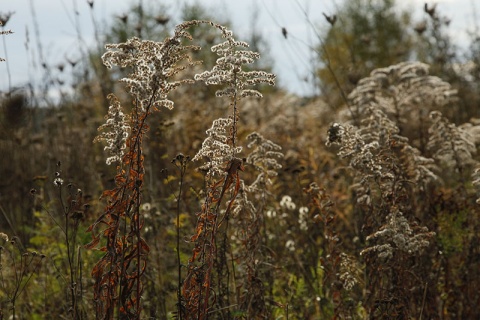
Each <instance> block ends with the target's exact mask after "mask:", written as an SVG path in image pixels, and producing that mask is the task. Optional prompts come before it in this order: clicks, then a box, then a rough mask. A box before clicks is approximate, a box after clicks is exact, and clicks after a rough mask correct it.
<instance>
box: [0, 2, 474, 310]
mask: <svg viewBox="0 0 480 320" xmlns="http://www.w3.org/2000/svg"><path fill="white" fill-rule="evenodd" d="M88 3H89V5H90V8H91V10H94V9H95V7H94V2H93V1H88ZM418 10H419V11H420V10H422V14H421V15H420V14H419V16H421V18H420V19H421V20H420V21H415V20H414V18H413V17H412V15H411V13H408V12H401V11H400V10H399V9H398V8H397V6H396V4H395V2H394V1H373V0H355V1H347V2H345V4H344V5H342V6H340V7H339V8H338V12H335V13H328V14H325V20H324V21H315V22H312V21H306V23H310V25H312V26H313V25H315V24H319V25H321V28H320V29H321V30H323V31H318V30H315V31H316V32H317V35H318V39H317V40H318V45H317V46H316V47H313V48H311V50H312V52H314V53H315V56H316V59H318V60H317V61H312V66H318V68H316V69H314V74H315V77H316V79H317V81H316V83H318V88H319V92H321V94H320V95H319V96H313V97H297V96H295V95H292V94H289V93H288V92H284V91H281V90H278V89H276V88H275V87H273V86H270V85H269V84H272V83H273V78H272V77H271V76H270V75H269V74H268V72H269V71H271V65H269V63H270V62H269V61H271V60H269V59H265V60H263V58H262V59H259V60H257V56H256V55H255V54H250V53H244V52H241V51H238V50H246V48H241V47H242V45H243V44H241V43H236V44H235V45H232V43H233V42H232V41H234V40H233V38H232V36H231V35H230V34H229V31H228V30H227V29H226V28H225V27H223V26H227V27H228V25H229V22H228V21H218V19H216V17H210V16H209V15H208V13H207V11H206V10H205V8H202V7H201V6H200V5H195V6H188V7H186V8H185V9H184V12H183V15H182V20H185V21H191V20H194V19H203V20H208V21H213V22H215V23H220V24H219V25H217V24H215V23H190V24H188V23H187V24H182V25H180V27H175V26H176V25H177V24H179V23H181V22H182V21H173V19H171V17H167V16H163V15H162V12H164V11H162V7H159V6H152V7H149V6H148V5H146V4H143V5H142V2H141V1H140V5H136V4H134V5H133V6H132V10H131V11H130V12H129V14H128V15H125V16H122V17H117V18H115V19H113V20H112V24H111V26H110V28H109V29H108V30H106V31H105V32H104V33H101V32H100V30H96V39H97V44H98V45H97V46H96V47H94V48H84V54H83V55H82V59H81V60H80V61H70V60H66V61H61V62H58V63H57V64H56V66H55V67H51V66H50V65H49V64H45V66H44V71H45V74H44V77H45V81H44V82H42V85H41V86H39V87H28V86H26V87H25V88H20V89H12V90H11V91H9V92H4V93H3V95H2V98H1V110H0V111H1V112H0V130H1V132H0V133H1V134H0V137H1V138H0V154H1V155H2V157H1V158H0V163H1V165H0V175H1V176H2V177H3V179H2V181H1V182H0V216H1V219H0V246H1V247H0V288H1V290H0V319H10V318H13V319H59V318H62V319H63V318H73V319H94V318H102V319H103V318H104V319H113V318H115V319H117V318H118V319H140V318H142V319H146V318H149V319H171V318H179V319H198V318H200V319H206V318H209V319H328V318H340V319H343V318H351V319H365V318H371V319H478V318H479V317H480V311H479V310H478V308H477V306H478V305H479V304H480V293H479V290H478V288H479V287H480V274H479V270H480V249H479V246H478V243H479V238H478V237H479V228H480V219H479V218H480V217H479V213H480V209H479V200H478V199H480V166H479V162H478V161H479V157H478V154H477V150H478V146H479V144H480V108H479V101H480V90H479V87H478V86H479V83H480V81H479V80H480V73H479V65H478V57H479V56H480V51H479V50H480V47H479V45H478V42H479V41H478V33H472V35H471V43H470V46H469V50H468V51H466V52H461V51H460V50H459V49H458V48H457V47H456V46H455V43H454V42H452V39H451V38H450V37H449V33H448V31H449V21H448V17H445V16H444V15H443V13H441V12H438V10H437V9H436V8H435V6H432V5H430V4H426V5H425V6H424V7H423V8H418ZM9 19H15V16H14V15H13V16H11V15H9V14H1V15H0V21H2V22H3V25H4V29H2V30H3V31H2V32H3V33H2V37H5V36H7V37H13V36H15V34H9V32H8V31H6V29H5V27H8V20H9ZM312 28H313V27H312ZM183 31H185V32H188V34H190V35H191V36H192V38H193V41H190V40H188V36H187V34H185V33H182V32H183ZM233 31H235V30H233ZM477 31H478V30H477ZM279 32H282V30H279ZM133 37H138V39H141V40H152V42H142V41H141V40H138V41H133V40H129V39H132V38H133ZM235 40H245V41H246V42H247V43H249V44H250V45H251V46H250V49H251V50H252V51H260V53H261V54H262V48H264V41H263V39H262V38H261V36H260V35H259V34H256V33H253V34H252V35H251V38H250V39H239V38H238V37H237V36H236V35H235ZM224 41H227V44H229V45H230V46H229V45H226V46H227V47H225V48H224V49H225V51H222V50H220V51H218V50H217V52H212V51H211V50H210V48H212V46H214V45H218V44H219V43H222V42H224ZM286 41H288V37H287V39H286ZM107 43H114V44H118V43H128V45H124V46H117V47H115V46H111V47H109V50H107V51H108V52H110V53H109V54H108V55H105V56H103V60H102V55H103V54H104V53H105V52H106V49H104V45H105V44H107ZM190 45H194V46H199V47H201V48H202V50H196V48H195V47H190ZM239 47H240V49H239ZM217 48H218V47H217ZM122 50H124V51H122ZM154 50H157V51H154ZM229 50H230V51H229ZM115 52H116V53H115ZM119 52H124V53H125V52H128V53H129V54H132V57H134V58H132V59H131V60H129V62H125V63H124V64H123V65H122V67H124V68H117V67H113V68H107V67H106V66H105V65H104V63H107V64H108V62H109V63H110V64H112V65H116V64H121V63H120V62H121V61H123V60H122V59H124V58H125V57H124V56H122V55H121V54H120V53H119ZM151 52H157V53H158V52H161V53H162V55H157V56H155V55H153V56H152V54H151ZM239 52H240V53H239ZM222 54H225V55H226V57H236V58H239V57H243V58H245V57H246V58H247V60H245V59H244V60H242V59H239V60H238V61H237V60H228V59H227V60H223V61H224V64H222V63H220V62H218V61H217V59H218V58H219V56H218V55H220V56H221V55H222ZM235 54H238V55H237V56H235ZM180 57H183V58H185V59H183V58H182V59H180ZM177 58H178V59H177ZM143 59H147V60H148V59H151V60H148V61H147V63H146V64H145V65H144V66H146V68H147V69H148V70H154V71H155V72H157V71H159V70H160V71H162V70H163V71H165V73H163V74H162V76H159V74H160V73H155V72H153V71H152V72H153V73H152V74H151V78H145V74H144V73H142V72H141V70H143V69H141V68H139V61H145V60H143ZM172 59H173V60H172ZM189 59H190V60H189ZM232 59H233V58H232ZM199 60H201V61H203V64H201V65H200V64H196V63H194V61H199ZM262 60H263V61H262ZM225 61H227V62H225ZM232 61H233V62H232ZM416 61H419V62H416ZM1 63H8V60H7V61H4V62H1ZM272 63H275V61H272ZM190 64H191V65H190ZM187 66H189V68H186V67H187ZM162 68H163V69H162ZM222 68H223V69H222ZM139 70H140V71H139ZM205 70H211V71H212V73H211V74H209V73H203V72H204V71H205ZM218 70H220V71H222V70H223V71H224V73H222V72H220V71H218ZM261 70H263V71H265V72H263V71H262V72H254V71H261ZM215 71H217V72H220V73H219V74H215ZM250 71H252V73H248V72H250ZM11 72H15V70H11ZM240 72H245V74H243V73H240ZM146 73H147V74H150V73H148V72H146ZM65 74H69V75H68V77H66V78H68V79H71V80H68V82H63V80H62V79H65V77H64V75H65ZM195 74H197V76H195ZM198 74H200V76H198ZM225 74H227V75H228V74H234V75H235V76H234V77H233V78H228V77H226V78H223V75H225ZM240 75H244V76H245V78H242V79H243V80H242V79H240V78H237V76H238V77H240ZM137 76H138V77H137ZM214 76H217V77H216V78H214ZM2 77H7V75H2ZM136 77H137V78H136ZM159 77H160V78H159ZM250 77H251V78H250ZM125 78H126V79H130V80H127V81H123V82H122V81H119V80H120V79H125ZM194 78H195V79H196V80H198V81H195V82H194V81H193V79H194ZM145 79H147V80H145ZM181 79H189V80H188V81H184V82H185V83H182V85H181V86H179V87H178V88H177V87H176V82H175V81H180V80H181ZM232 79H233V80H232ZM239 79H240V80H239ZM190 80H192V81H190ZM241 80H242V81H244V82H242V81H241ZM157 85H158V87H156V86H157ZM149 86H150V87H149ZM170 86H171V87H170ZM143 89H145V90H143ZM170 89H172V90H170ZM173 89H175V90H173ZM230 89H231V90H230ZM142 90H143V91H142ZM218 90H223V91H222V95H223V96H224V97H223V98H219V97H216V92H218ZM242 90H244V93H245V97H242V98H241V99H240V96H237V95H233V94H232V92H235V93H241V92H242ZM249 90H250V91H249ZM252 90H258V91H259V92H261V94H262V95H263V98H262V99H260V98H258V97H257V94H256V91H252ZM52 91H55V92H59V98H58V99H52V97H51V95H49V92H52ZM170 91H171V92H170ZM112 93H113V94H114V95H115V96H113V95H111V94H112ZM167 93H168V98H167ZM217 95H218V94H217ZM249 95H252V96H253V97H249ZM149 98H152V100H149ZM153 101H159V102H158V104H155V103H153ZM169 101H173V102H174V106H175V107H174V108H173V109H171V110H170V109H167V108H163V106H171V105H170V102H169ZM120 106H121V107H122V108H123V109H121V108H120ZM154 109H158V110H157V112H153V111H154ZM115 110H116V111H115ZM105 115H107V117H106V119H107V120H108V119H110V120H111V121H110V122H108V121H107V122H106V121H105V120H106V119H105ZM105 122H106V125H104V123H105ZM102 125H103V126H102ZM115 126H116V127H115ZM99 127H101V128H102V129H109V127H111V128H113V129H114V131H113V132H123V131H118V130H123V129H125V130H126V131H125V132H126V134H125V135H123V134H120V135H118V136H115V138H114V139H113V138H112V136H111V135H108V132H109V131H108V130H107V131H105V130H103V131H100V132H99V131H98V130H97V128H99ZM122 128H123V129H122ZM115 130H116V131H115ZM96 137H98V138H96ZM94 139H96V140H100V142H99V143H93V141H94ZM112 139H113V140H112ZM101 140H104V142H105V141H106V142H107V144H106V145H107V147H108V148H109V149H108V150H107V151H110V152H113V153H108V152H106V151H105V150H104V148H105V144H102V141H101ZM112 141H114V142H115V141H116V143H119V144H109V143H110V142H112ZM239 147H242V148H243V149H242V150H241V151H239V149H238V148H239ZM109 157H113V158H110V160H111V161H107V162H114V164H112V165H108V164H107V163H106V160H107V158H109ZM192 159H194V160H195V161H192Z"/></svg>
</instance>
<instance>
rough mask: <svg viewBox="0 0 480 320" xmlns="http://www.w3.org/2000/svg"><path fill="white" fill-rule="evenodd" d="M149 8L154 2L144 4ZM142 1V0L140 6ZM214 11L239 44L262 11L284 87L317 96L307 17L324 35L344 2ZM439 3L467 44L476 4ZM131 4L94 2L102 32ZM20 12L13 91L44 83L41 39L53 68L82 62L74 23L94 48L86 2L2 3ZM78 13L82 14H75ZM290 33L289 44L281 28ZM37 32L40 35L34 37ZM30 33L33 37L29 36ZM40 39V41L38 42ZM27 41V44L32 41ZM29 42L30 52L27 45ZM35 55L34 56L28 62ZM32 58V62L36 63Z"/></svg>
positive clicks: (215, 2) (415, 6)
mask: <svg viewBox="0 0 480 320" xmlns="http://www.w3.org/2000/svg"><path fill="white" fill-rule="evenodd" d="M143 1H144V3H146V2H148V1H151V0H143ZM136 2H138V0H137V1H136ZM161 2H162V3H165V4H166V5H167V6H168V7H169V14H173V13H174V12H179V8H180V7H181V5H182V3H184V2H195V0H183V1H179V0H164V1H161ZM197 2H200V3H202V4H204V5H205V6H207V7H208V8H210V9H209V10H210V12H211V13H212V14H213V15H214V16H219V17H222V16H228V17H229V19H230V20H231V21H232V22H233V31H234V32H235V34H236V37H237V38H238V39H242V35H243V36H245V35H247V34H248V33H249V31H250V28H251V26H252V10H254V11H256V12H258V16H257V17H256V20H255V23H256V28H257V29H258V30H260V32H261V33H262V34H263V36H264V37H265V38H266V39H267V40H268V41H269V46H270V53H269V54H270V56H271V57H272V59H273V61H274V62H275V69H274V72H275V73H276V74H277V75H278V82H279V85H280V86H282V87H283V88H288V89H289V90H290V91H292V92H294V93H298V94H309V93H311V92H312V84H311V82H309V81H305V80H306V79H307V80H308V75H309V70H311V68H312V63H311V60H312V59H311V55H312V54H311V51H310V50H309V49H308V46H309V45H312V44H313V43H314V42H315V37H316V36H315V34H314V33H313V31H312V26H311V25H309V24H308V22H307V19H306V17H305V14H307V15H308V17H309V19H310V20H311V21H313V22H314V23H315V24H316V25H317V28H318V30H319V31H321V29H322V28H327V27H328V24H327V23H326V22H325V19H324V17H323V15H322V13H323V12H325V13H327V14H331V13H334V12H335V8H336V7H337V6H338V5H339V4H340V3H341V1H340V0H323V1H321V0H242V1H238V0H203V1H200V0H197ZM397 2H398V3H401V6H402V7H404V8H406V9H410V10H413V11H414V12H415V15H416V16H417V17H419V18H418V19H420V18H421V17H422V14H423V12H422V8H423V4H424V1H419V0H403V1H402V0H398V1H397ZM427 2H428V3H430V4H432V3H437V4H438V10H439V11H440V13H441V14H442V15H447V16H448V17H450V18H451V19H452V23H451V27H452V28H451V30H452V32H453V33H452V36H454V38H455V41H456V42H457V43H458V44H460V45H462V44H464V43H467V35H466V30H467V28H472V27H473V25H474V19H475V15H474V12H473V10H472V5H476V6H477V8H476V9H477V10H480V3H479V2H478V1H477V0H439V1H435V2H433V1H427ZM130 3H132V1H130V0H116V1H114V0H94V9H95V10H94V14H95V18H96V20H97V21H98V22H99V23H100V25H101V27H102V26H105V25H106V24H107V23H108V21H110V20H111V17H112V15H121V14H123V13H125V12H126V11H127V9H128V8H129V6H130ZM32 5H33V8H34V10H35V13H36V17H37V22H38V26H39V28H38V29H36V28H35V26H34V22H33V20H32V10H31V9H32ZM6 12H15V14H14V15H13V16H12V17H11V19H10V21H9V22H8V24H7V25H6V28H5V29H11V30H12V31H13V32H15V33H14V34H12V35H8V36H5V38H4V39H2V41H0V57H5V51H4V49H5V48H4V45H3V40H4V41H5V43H6V46H7V53H8V60H9V67H10V70H11V82H12V85H13V86H22V85H24V84H25V83H27V82H28V81H29V79H33V80H35V81H39V80H38V79H40V75H41V73H42V70H41V66H39V64H38V51H37V45H36V42H37V39H40V41H41V43H42V47H43V54H44V56H45V58H46V60H47V62H48V63H49V64H50V65H56V64H58V63H60V62H64V61H65V57H68V58H70V59H75V58H78V57H79V53H78V51H79V46H80V45H83V44H80V45H79V41H78V38H77V32H76V28H75V19H76V18H78V25H79V26H80V28H81V34H82V37H83V39H84V40H85V43H86V44H87V45H92V44H93V43H94V41H93V26H92V22H91V16H90V8H89V6H88V4H87V0H0V13H6ZM74 12H76V13H77V14H75V13H74ZM282 27H285V28H286V29H287V30H288V33H289V35H290V36H289V38H288V39H287V40H285V39H284V38H283V35H282V33H281V28H282ZM35 30H38V35H37V34H36V33H35ZM27 33H28V36H27ZM37 36H39V38H38V37H37ZM27 37H28V41H27ZM26 43H28V46H29V51H28V52H27V50H26V47H25V44H26ZM29 55H30V57H29ZM32 57H33V58H32ZM6 67H7V65H6V63H5V62H3V63H0V91H5V90H6V89H7V88H8V77H7V68H6Z"/></svg>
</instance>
